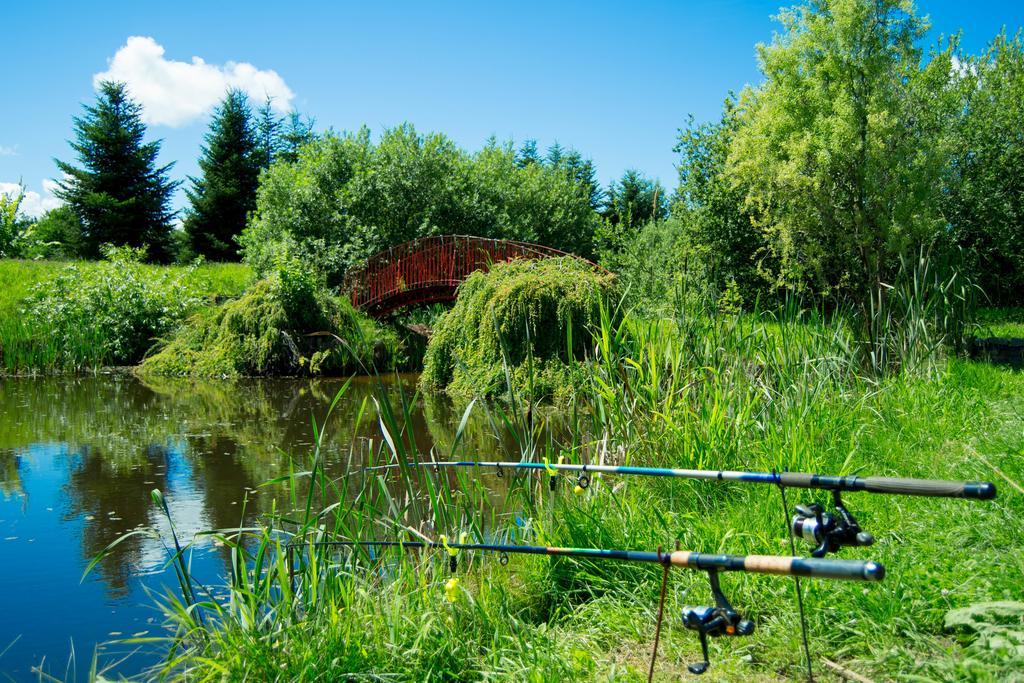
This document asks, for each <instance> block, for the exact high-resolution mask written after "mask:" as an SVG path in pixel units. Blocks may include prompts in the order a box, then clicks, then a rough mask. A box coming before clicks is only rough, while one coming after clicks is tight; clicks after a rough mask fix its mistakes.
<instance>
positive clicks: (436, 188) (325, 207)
mask: <svg viewBox="0 0 1024 683" xmlns="http://www.w3.org/2000/svg"><path fill="white" fill-rule="evenodd" d="M579 168H580V167H573V170H572V171H570V170H569V167H566V166H553V165H550V164H548V163H546V162H545V163H537V164H529V165H527V166H525V167H520V166H519V165H518V164H517V159H516V153H515V150H514V149H513V147H512V145H511V144H498V143H497V142H496V141H494V140H492V141H490V142H489V143H488V144H487V145H485V147H484V148H483V149H482V150H480V151H479V152H477V153H475V154H469V153H467V152H465V151H463V150H461V149H459V148H458V147H457V146H456V145H455V144H454V143H453V142H452V141H451V140H450V139H449V138H447V137H445V136H444V135H441V134H438V133H432V134H428V135H422V134H419V133H417V132H416V130H415V129H414V128H413V127H412V126H410V125H403V126H399V127H398V128H394V129H390V130H386V131H385V132H384V133H383V135H381V138H380V140H379V142H376V143H374V142H373V141H371V139H370V133H369V131H368V130H367V129H365V128H364V129H362V130H361V131H359V132H357V133H354V134H346V135H342V136H334V135H328V136H326V137H325V138H323V139H320V140H316V141H314V142H312V143H310V144H307V145H305V146H303V147H302V148H301V149H300V150H299V157H298V160H297V161H296V162H295V163H293V164H274V165H273V166H272V167H271V168H270V169H269V170H268V171H267V172H266V173H265V174H264V175H263V177H262V179H261V181H260V187H259V192H258V194H257V210H256V212H255V214H254V215H253V220H252V221H251V222H250V225H249V227H248V228H247V229H246V230H245V231H244V232H243V234H242V237H241V242H242V244H243V248H244V253H245V258H246V260H247V261H249V262H250V263H252V264H253V265H254V266H255V267H256V268H257V269H259V270H261V271H263V270H269V269H270V268H271V267H272V266H273V263H274V261H275V259H276V258H278V257H279V255H280V254H281V253H282V252H283V251H287V252H289V253H290V254H292V255H295V256H298V257H300V258H304V259H307V260H308V261H309V262H310V263H315V264H317V265H318V267H319V268H321V269H322V270H323V271H324V274H325V275H326V276H327V277H328V280H329V281H330V282H332V283H334V282H337V281H338V279H339V278H340V277H341V275H342V274H343V273H344V271H345V269H346V268H348V267H349V266H350V265H352V264H354V263H357V262H359V261H361V260H362V259H365V258H366V257H367V256H369V255H370V254H373V253H375V252H377V251H380V250H381V249H384V248H386V247H387V246H389V245H392V244H397V243H400V242H404V241H406V240H410V239H413V238H415V237H420V236H425V235H439V234H450V233H461V234H467V233H468V234H474V235H479V236H482V237H504V238H513V239H519V240H527V241H534V242H540V243H543V244H548V245H550V246H554V247H557V248H560V249H565V250H568V251H573V252H576V253H581V254H590V253H591V251H592V241H593V232H594V227H595V225H596V223H597V219H598V216H597V214H596V212H595V211H594V210H593V207H592V206H591V188H590V187H589V186H588V185H587V184H586V183H585V182H581V181H580V180H578V178H579V177H581V176H580V174H579V173H578V172H577V171H579ZM584 175H585V174H584Z"/></svg>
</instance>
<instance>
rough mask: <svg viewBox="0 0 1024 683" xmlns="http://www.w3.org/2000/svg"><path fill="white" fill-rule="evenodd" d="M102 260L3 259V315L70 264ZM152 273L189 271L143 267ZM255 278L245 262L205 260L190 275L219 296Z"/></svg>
mask: <svg viewBox="0 0 1024 683" xmlns="http://www.w3.org/2000/svg"><path fill="white" fill-rule="evenodd" d="M100 263H101V262H99V261H23V260H20V259H0V318H7V317H10V316H17V315H18V314H19V307H20V304H21V302H22V301H23V300H24V299H25V297H26V296H28V295H29V293H30V292H31V291H32V288H33V287H34V286H35V285H37V284H39V283H43V282H46V281H48V280H50V279H51V278H53V277H54V276H55V275H57V274H58V273H59V272H60V271H62V270H64V269H65V268H67V267H68V266H69V265H75V266H77V267H78V268H80V269H81V270H82V271H83V272H84V273H89V272H91V271H95V270H96V269H97V268H98V267H99V266H100ZM142 268H143V270H144V271H147V272H150V273H160V272H171V273H174V272H185V271H186V270H187V267H186V266H153V265H144V266H142ZM252 280H253V272H252V269H251V268H249V266H247V265H245V264H242V263H204V264H203V265H201V266H199V267H198V268H196V269H195V270H193V271H192V272H191V274H190V275H189V276H188V282H189V284H190V287H191V288H192V290H193V291H194V292H195V294H196V295H197V296H200V297H203V298H207V299H216V298H223V297H235V296H238V295H240V294H241V293H242V292H243V291H245V288H246V287H247V286H248V285H249V283H250V282H252Z"/></svg>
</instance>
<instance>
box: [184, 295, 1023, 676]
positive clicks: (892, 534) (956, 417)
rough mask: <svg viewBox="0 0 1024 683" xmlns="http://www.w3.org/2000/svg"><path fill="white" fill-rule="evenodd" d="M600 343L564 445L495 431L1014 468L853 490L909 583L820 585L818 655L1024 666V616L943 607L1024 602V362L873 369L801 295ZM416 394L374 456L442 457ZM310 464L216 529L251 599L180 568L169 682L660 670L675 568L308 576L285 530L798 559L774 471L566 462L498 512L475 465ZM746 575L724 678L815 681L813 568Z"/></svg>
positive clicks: (386, 412)
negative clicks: (569, 467) (272, 505)
mask: <svg viewBox="0 0 1024 683" xmlns="http://www.w3.org/2000/svg"><path fill="white" fill-rule="evenodd" d="M596 339H597V347H596V353H594V354H593V355H592V356H591V357H590V359H589V360H588V361H587V363H586V364H585V366H584V367H583V368H582V370H583V371H584V372H586V374H587V376H588V377H589V383H588V385H587V388H585V389H584V390H583V391H582V392H581V394H580V395H579V396H577V397H576V400H573V401H570V403H569V405H568V406H567V410H566V413H567V414H568V415H569V416H570V417H569V422H570V423H571V424H570V428H569V430H568V432H569V434H568V436H566V437H565V438H563V439H559V440H557V441H555V440H554V439H553V438H552V440H549V441H545V440H544V439H542V438H538V435H539V434H540V433H541V430H540V429H539V428H538V427H537V426H536V425H534V424H532V423H533V420H532V419H530V418H527V417H524V415H523V414H521V413H519V412H518V411H517V408H516V407H515V406H516V405H517V404H518V403H521V401H516V400H513V401H512V403H511V404H510V405H511V406H512V408H511V411H512V412H511V413H509V412H506V411H505V410H504V409H502V408H501V407H500V406H495V405H489V404H486V403H483V402H477V403H475V404H471V408H470V410H475V411H484V412H486V413H487V414H488V415H489V416H490V420H491V423H492V424H493V426H494V431H495V432H496V436H501V435H503V434H504V433H509V432H511V433H512V434H513V436H514V438H515V439H516V440H517V441H518V443H519V444H520V446H521V448H522V451H523V454H524V456H526V457H533V458H540V457H549V458H556V457H558V456H559V455H560V454H561V455H566V456H568V457H569V458H570V459H572V460H574V461H581V460H586V461H590V462H596V461H599V460H603V461H605V462H613V463H630V464H637V465H652V466H659V465H660V466H667V465H671V466H675V467H715V468H719V467H720V468H745V469H759V470H770V469H789V470H791V471H796V470H800V471H819V472H827V473H835V474H854V473H857V474H875V475H901V476H914V477H935V478H953V479H991V480H993V481H995V482H996V483H997V486H999V488H1000V496H999V498H998V499H997V500H995V501H991V502H978V501H960V500H942V499H924V498H904V497H895V496H892V497H887V496H877V495H871V494H863V493H862V494H848V495H847V496H845V499H846V502H847V504H848V506H849V507H850V508H851V509H852V510H853V511H854V512H855V513H856V514H857V515H858V517H859V519H860V521H861V523H862V524H863V525H864V526H865V527H866V528H867V529H869V530H870V531H872V532H873V533H874V534H875V536H876V538H877V543H876V544H875V545H874V546H873V547H870V548H862V549H856V550H850V549H847V550H845V551H843V554H842V556H843V557H862V558H871V559H875V560H878V561H881V562H883V563H884V564H885V565H886V567H887V570H888V572H887V577H886V579H885V581H884V582H883V583H881V584H878V585H864V584H854V583H841V582H825V581H810V580H808V581H804V583H803V585H804V591H805V601H806V605H807V610H808V626H809V630H810V636H811V647H812V653H813V656H814V660H815V669H816V671H817V672H818V673H819V674H823V673H824V672H823V667H822V665H821V663H820V659H819V658H821V657H827V658H829V659H831V660H833V661H838V662H840V663H841V664H842V665H843V666H846V667H848V668H849V669H852V670H854V671H856V672H858V673H860V674H862V675H865V676H868V677H870V678H873V679H876V680H962V679H969V680H979V681H988V680H991V681H996V680H1007V679H1010V678H1012V677H1013V676H1019V671H1020V670H1021V667H1022V666H1024V655H1022V653H1021V652H1020V651H1019V649H1014V647H1013V646H1012V645H1013V643H1015V642H1016V643H1020V642H1021V641H1022V639H1024V624H1021V623H1019V619H1018V620H1016V621H1015V620H1013V619H1009V621H1008V623H999V624H997V623H996V621H995V620H994V619H993V620H991V622H992V628H994V629H996V631H997V632H998V636H999V637H998V638H992V637H984V638H983V637H978V634H977V633H972V632H958V631H946V630H945V629H944V618H945V615H946V614H947V613H948V612H949V611H950V610H955V609H959V608H965V607H968V606H971V605H978V604H981V603H985V602H988V601H997V600H1009V601H1020V600H1021V599H1022V590H1021V586H1022V585H1024V524H1022V517H1021V513H1022V512H1024V495H1021V493H1020V492H1019V491H1018V490H1016V489H1015V488H1014V487H1013V486H1012V485H1010V484H1008V483H1007V482H1006V480H1005V479H1004V477H1005V478H1008V479H1010V480H1013V481H1014V482H1018V483H1019V482H1022V481H1024V457H1022V456H1024V410H1022V409H1021V406H1022V405H1024V375H1022V374H1020V373H1016V372H1013V371H1009V370H1006V369H1001V368H997V367H993V366H989V365H985V364H975V363H969V362H965V361H961V360H956V359H946V358H944V357H943V356H942V355H941V353H939V354H938V355H935V354H934V353H933V354H932V355H931V356H930V358H929V359H928V360H927V362H923V361H921V359H920V358H919V359H918V362H915V363H914V364H913V365H912V366H907V367H904V368H903V369H902V370H899V371H897V372H893V373H891V374H887V375H883V376H875V375H865V374H863V371H862V368H863V367H864V365H863V363H862V362H861V359H860V358H858V353H857V351H856V349H855V348H853V347H852V346H851V342H850V340H849V335H848V333H847V332H846V331H845V328H844V326H842V325H841V324H837V323H828V322H825V321H822V320H819V319H816V318H814V317H813V316H808V315H806V314H799V312H796V311H792V310H790V311H789V312H788V313H785V312H784V313H783V314H782V315H780V316H743V315H740V316H729V317H726V318H717V319H708V318H702V317H700V316H686V315H680V316H679V317H678V318H677V319H674V320H664V321H660V322H656V323H653V322H650V321H644V320H636V319H632V318H630V317H628V316H627V317H626V318H625V319H623V320H622V321H620V322H619V323H616V324H612V323H611V322H610V321H609V320H608V319H607V318H605V319H604V321H603V324H602V326H601V328H600V329H599V330H598V334H597V337H596ZM933 348H934V347H933ZM411 400H415V399H414V398H412V397H400V398H399V399H398V400H396V401H389V400H388V399H387V397H386V396H385V395H384V394H383V392H381V394H380V395H378V397H377V404H378V410H379V416H378V415H374V414H372V413H371V412H370V411H369V410H368V411H367V413H365V414H364V413H360V414H359V415H357V416H356V418H355V420H356V421H357V422H359V421H362V420H371V421H376V420H379V425H380V429H381V436H382V439H381V440H380V441H378V442H376V443H377V446H375V450H373V451H370V452H367V451H366V449H367V448H369V446H367V445H366V444H363V445H362V446H361V447H359V448H361V449H362V450H357V452H355V453H354V456H353V458H354V462H360V461H361V459H363V458H369V459H377V458H387V459H390V460H395V461H398V462H399V463H408V462H409V461H411V460H412V459H413V458H415V457H424V455H425V454H422V453H416V451H415V445H414V444H413V443H411V437H410V436H409V433H408V432H407V431H406V430H403V425H404V424H406V423H407V422H408V420H410V419H411V413H410V411H409V409H408V405H409V402H410V401H411ZM524 400H525V402H526V403H527V404H531V405H532V401H531V400H530V398H529V397H525V399H524ZM330 429H331V419H330V416H329V415H328V416H326V417H323V418H322V419H321V421H320V422H318V426H317V428H316V430H317V431H316V436H317V443H319V442H320V439H321V438H322V435H323V433H324V431H325V430H330ZM460 432H461V430H460ZM460 439H461V434H460V433H457V434H456V435H455V437H454V438H453V439H452V440H451V446H450V449H451V452H448V453H445V452H442V453H438V454H437V455H438V456H439V457H450V456H458V455H459V447H458V444H459V442H460ZM996 468H998V472H997V471H996ZM295 470H296V474H295V475H293V476H292V477H290V478H286V481H287V482H288V483H289V484H290V486H291V491H292V493H291V505H290V506H288V507H289V509H282V510H277V511H274V512H272V513H270V514H268V515H266V516H265V517H264V518H263V520H262V526H258V527H257V528H255V529H250V530H238V531H235V532H224V531H219V532H215V533H216V535H217V536H219V537H220V538H221V540H222V541H223V542H225V544H226V545H227V546H228V547H229V548H230V549H231V550H232V553H233V556H234V557H235V558H236V559H237V565H236V566H237V567H239V570H238V571H236V572H235V573H234V574H233V576H232V577H230V579H229V580H228V585H227V586H225V587H224V590H226V591H228V592H229V593H230V594H231V602H230V603H227V604H225V603H216V604H215V603H214V602H212V601H211V600H208V599H206V598H205V597H204V595H205V589H204V587H203V584H201V583H200V582H199V579H201V578H205V579H209V580H215V579H214V577H193V576H191V575H189V574H188V569H187V565H185V564H181V565H180V567H181V572H182V574H183V577H182V580H183V582H184V584H185V585H186V586H191V588H187V589H186V590H185V592H184V595H183V596H177V597H175V596H173V595H169V596H167V597H166V599H165V602H164V608H165V610H166V612H165V613H166V614H167V625H168V627H169V628H170V629H171V630H170V636H169V641H170V642H171V643H172V644H173V646H174V647H173V649H172V650H171V651H170V654H169V655H168V659H167V662H166V666H165V668H164V673H168V674H173V675H175V676H184V675H186V674H187V675H188V677H189V678H190V679H193V680H213V679H216V680H222V679H225V678H226V679H232V680H236V679H252V680H301V679H305V680H312V679H315V678H324V677H328V678H334V679H339V680H340V679H347V680H378V679H380V678H382V677H387V678H388V679H389V680H409V681H413V680H416V681H422V680H509V681H511V680H517V681H518V680H537V681H542V680H553V679H556V678H560V679H563V680H643V679H644V677H645V674H646V666H647V658H648V657H649V652H650V647H651V643H652V638H653V633H654V615H655V612H656V607H657V595H658V589H659V582H660V571H659V569H658V568H657V567H650V566H639V565H633V564H626V563H613V562H600V561H575V560H566V559H562V560H557V561H553V560H549V559H546V558H531V557H513V558H511V561H510V562H509V564H508V566H507V567H505V566H502V565H501V564H500V563H498V562H497V559H496V558H494V557H484V556H476V557H469V556H465V555H464V556H462V557H460V563H461V568H460V570H459V584H458V586H457V587H455V589H454V590H450V591H446V589H445V584H446V582H447V581H448V579H449V575H448V573H447V569H446V564H447V562H446V557H445V556H444V553H425V554H411V553H409V554H393V553H387V554H385V555H384V557H383V558H380V559H371V558H370V557H369V556H368V555H367V554H366V553H356V554H355V555H347V556H346V555H339V554H337V553H335V552H333V551H329V550H327V549H324V548H322V547H310V546H306V548H305V550H303V551H302V552H301V553H300V556H301V561H300V562H299V563H298V565H297V575H296V577H295V578H294V583H293V581H292V580H291V579H290V577H289V575H288V568H287V567H288V565H287V563H286V560H285V557H284V553H283V552H282V544H283V543H284V542H286V541H287V539H296V540H299V541H301V542H307V541H310V540H315V539H324V538H343V539H344V538H348V539H353V538H364V539H365V538H370V537H384V538H396V537H402V538H416V537H418V535H419V534H422V535H425V536H426V537H428V538H431V539H436V538H437V537H438V535H439V534H441V533H444V534H447V536H448V537H449V538H456V537H458V536H459V534H460V533H467V534H469V535H470V537H472V538H495V537H499V538H506V537H510V535H511V537H514V538H515V540H517V541H519V542H527V543H530V542H534V543H541V544H551V545H566V546H584V547H608V548H632V549H647V550H653V549H655V548H657V547H659V546H661V547H664V548H672V547H674V546H675V544H676V543H677V542H678V543H679V544H680V545H681V546H682V547H683V548H685V549H690V550H698V551H705V552H730V553H736V554H741V553H765V554H788V550H789V545H788V541H787V540H786V539H785V537H784V534H783V533H782V532H783V528H784V526H785V520H784V515H783V511H782V509H781V505H780V499H779V494H778V492H777V491H775V490H774V489H772V488H771V487H765V486H750V485H746V486H745V485H742V484H736V485H722V484H718V483H714V482H686V481H680V480H668V479H649V480H648V479H643V478H637V477H634V478H629V479H616V478H615V477H612V476H605V477H599V478H595V480H594V482H593V483H592V485H591V486H590V487H589V488H588V489H587V490H586V491H585V492H583V493H582V494H581V495H577V494H574V493H573V488H572V483H573V482H572V480H571V479H570V478H568V477H566V478H564V479H563V480H561V483H560V484H559V485H558V486H556V489H555V491H554V492H551V491H549V489H548V486H547V481H546V475H543V474H542V475H540V476H539V477H536V476H532V477H516V478H511V475H506V477H510V478H511V480H509V479H506V482H507V483H508V486H507V488H505V489H504V490H505V491H506V493H505V494H504V496H503V499H502V500H501V501H500V502H498V503H497V504H495V503H494V502H493V499H492V497H491V496H490V494H489V490H488V486H487V484H488V480H481V479H477V478H474V477H473V476H472V475H471V474H470V473H464V472H457V473H454V474H453V475H446V474H443V473H433V472H431V471H429V470H420V469H414V468H408V467H401V468H399V469H398V470H396V471H393V472H392V473H391V474H389V475H386V476H387V477H388V480H387V483H388V485H385V483H386V482H385V480H384V479H382V478H381V477H376V476H367V475H365V474H359V473H358V471H356V472H355V473H354V474H353V475H352V476H349V477H347V478H346V479H345V480H343V481H340V482H339V481H331V480H329V479H327V478H326V477H325V476H324V475H323V468H322V467H321V466H320V462H319V450H318V449H314V451H313V453H311V454H309V455H308V456H307V457H299V458H298V460H297V462H296V464H295ZM382 476H384V475H382ZM493 481H494V480H493V479H492V480H490V482H492V483H493ZM311 483H312V485H311ZM813 498H817V499H818V500H819V501H821V502H824V496H822V495H820V494H819V495H817V496H814V495H812V494H809V493H807V492H799V491H789V499H790V505H792V504H794V503H797V502H807V501H808V500H809V499H813ZM503 510H504V511H508V510H512V511H514V512H515V513H517V516H518V518H519V522H518V523H514V522H513V521H512V520H511V519H509V517H508V516H506V515H504V514H503V512H502V511H503ZM173 513H174V511H173V507H172V509H171V510H170V515H171V516H172V517H173ZM410 530H415V533H414V532H413V531H410ZM185 540H187V539H185ZM801 552H803V553H806V552H807V548H805V547H802V548H801ZM243 568H244V569H243ZM722 583H723V588H724V589H725V591H726V594H727V595H728V596H729V597H730V599H731V600H732V602H733V604H734V605H735V606H736V607H737V608H738V609H739V610H741V612H743V613H744V614H746V615H748V616H749V617H750V618H752V619H754V620H755V621H756V622H757V631H756V632H755V633H754V635H753V636H751V637H749V638H742V639H735V640H729V639H726V640H720V641H715V642H714V643H713V647H712V658H713V668H712V669H711V670H710V672H709V673H708V674H707V676H706V678H707V680H741V679H742V680H778V679H789V678H797V677H800V676H801V671H802V662H801V653H800V648H799V642H800V641H799V622H798V619H797V615H796V610H795V608H794V586H793V582H792V581H791V580H789V579H785V578H779V577H764V576H754V575H738V574H729V575H726V576H724V577H723V581H722ZM193 592H194V593H195V598H193V597H192V596H191V593H193ZM213 592H221V591H220V587H218V589H217V590H215V591H213ZM449 595H450V596H451V597H452V598H453V599H452V600H449ZM186 596H187V597H186ZM708 599H709V594H708V589H707V583H706V579H704V578H703V577H702V576H701V575H699V574H697V573H693V572H684V571H677V572H673V573H672V574H671V576H670V582H669V587H668V594H667V600H666V621H665V628H664V631H663V634H662V649H661V657H660V659H659V661H658V667H657V671H658V674H657V677H656V679H657V680H678V679H679V677H680V676H684V675H685V673H684V672H685V666H686V664H687V663H688V662H692V661H695V660H697V659H698V657H699V655H698V652H699V650H698V645H697V641H696V638H695V637H694V636H693V634H692V633H690V632H687V631H685V630H684V629H682V628H681V626H680V624H679V617H678V615H679V610H680V608H681V607H682V605H684V604H694V603H696V604H703V603H706V602H707V601H708ZM196 602H198V603H201V604H199V605H198V606H196V604H195V603H196ZM200 613H201V614H203V615H205V616H204V617H203V621H200V617H199V614H200ZM1007 643H1009V645H1007Z"/></svg>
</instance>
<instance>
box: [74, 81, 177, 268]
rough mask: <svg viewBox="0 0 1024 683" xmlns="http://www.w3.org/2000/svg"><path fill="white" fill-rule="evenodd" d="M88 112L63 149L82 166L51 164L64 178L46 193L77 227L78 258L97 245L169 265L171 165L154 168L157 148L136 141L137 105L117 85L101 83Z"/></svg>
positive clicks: (140, 131)
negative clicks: (138, 251) (141, 253)
mask: <svg viewBox="0 0 1024 683" xmlns="http://www.w3.org/2000/svg"><path fill="white" fill-rule="evenodd" d="M99 90H100V92H99V95H98V97H97V99H96V104H95V105H93V106H89V105H86V106H85V115H84V116H82V117H75V118H74V131H75V139H74V140H73V141H71V143H70V144H71V149H73V150H74V151H75V152H76V153H77V155H78V160H79V162H80V163H81V165H82V167H81V168H79V167H76V166H73V165H72V164H70V163H67V162H63V161H59V160H55V161H56V163H57V167H58V168H59V169H60V170H61V171H62V172H63V173H64V176H65V178H64V180H63V181H61V182H60V183H59V188H58V189H57V191H56V192H55V193H54V194H55V195H56V196H57V197H58V198H60V199H62V200H64V201H65V202H67V204H68V205H69V206H70V207H71V209H72V210H73V211H74V212H75V214H76V215H77V216H78V218H79V220H80V221H81V223H82V228H83V235H82V236H83V245H82V246H83V251H84V254H83V255H85V256H91V257H93V258H96V257H98V256H99V255H100V247H101V246H102V245H103V244H113V245H117V246H123V245H128V246H132V247H145V248H146V250H147V254H148V257H149V258H150V259H151V260H154V261H161V262H166V261H169V260H170V259H171V254H172V248H171V229H172V228H171V221H172V220H173V219H174V216H175V214H176V212H174V211H172V210H171V208H170V202H171V195H172V194H173V192H174V189H175V188H176V187H177V186H178V183H177V182H174V181H172V180H170V179H168V177H167V173H168V171H169V170H170V169H171V167H172V166H173V165H174V164H173V163H171V164H167V165H166V166H157V165H156V159H157V156H158V155H159V154H160V142H159V141H155V142H149V143H144V142H143V138H144V137H145V135H146V126H145V124H144V123H142V106H141V105H140V104H138V103H137V102H134V101H132V99H131V98H130V97H129V96H128V92H127V89H126V87H125V85H124V83H116V82H111V81H105V82H103V83H101V84H100V88H99Z"/></svg>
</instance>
